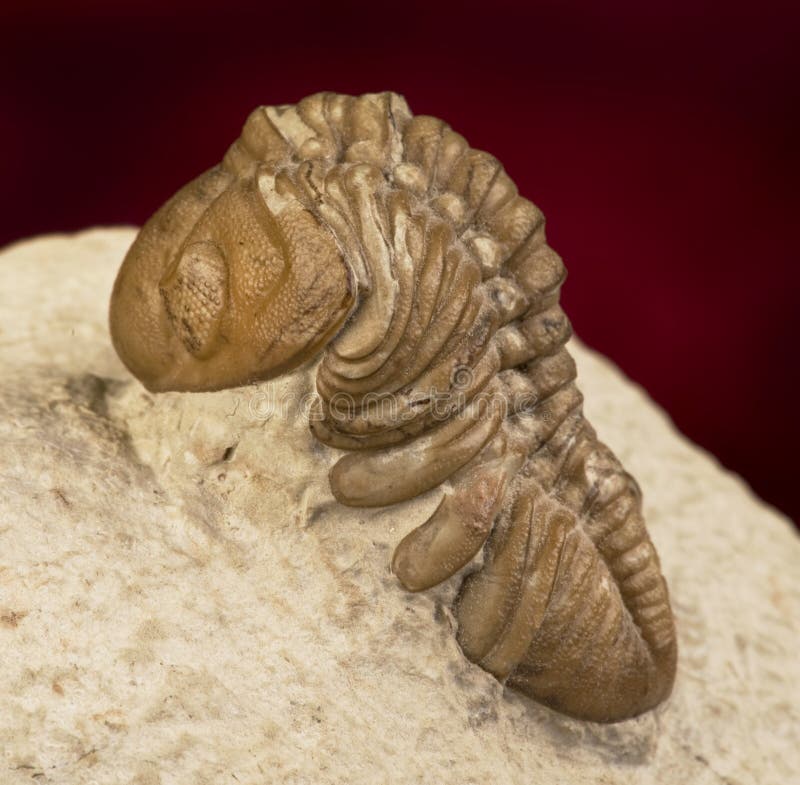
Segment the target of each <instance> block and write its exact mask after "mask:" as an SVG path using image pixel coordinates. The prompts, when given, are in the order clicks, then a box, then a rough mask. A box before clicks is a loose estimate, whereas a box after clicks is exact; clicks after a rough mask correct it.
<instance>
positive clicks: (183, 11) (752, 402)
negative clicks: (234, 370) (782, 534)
mask: <svg viewBox="0 0 800 785" xmlns="http://www.w3.org/2000/svg"><path fill="white" fill-rule="evenodd" d="M791 8H792V6H791V5H790V4H788V3H787V4H785V5H783V6H779V5H777V4H775V3H771V2H761V3H759V4H757V5H753V4H752V3H748V4H747V5H746V6H745V5H744V4H742V6H741V9H739V8H737V6H736V3H731V2H727V3H716V4H709V3H703V2H684V1H683V0H673V1H672V2H647V3H642V2H634V0H629V1H628V2H622V3H619V2H617V3H598V2H591V1H590V0H585V1H584V2H581V1H579V0H572V1H571V2H566V3H555V2H530V3H526V4H519V5H515V4H509V3H506V2H493V3H484V4H481V5H470V4H468V3H460V4H454V7H453V8H452V9H448V8H446V7H444V6H442V5H439V4H436V3H432V2H426V3H417V2H413V1H411V2H410V1H409V0H404V2H401V3H398V4H388V3H383V4H378V3H377V2H375V3H373V4H371V5H370V6H367V5H364V4H361V5H357V4H349V3H343V2H338V3H336V4H330V5H329V6H328V7H326V8H315V7H314V6H313V5H312V4H310V3H299V2H298V3H294V4H289V3H284V4H281V5H280V6H272V5H270V4H268V3H262V4H261V5H259V6H255V5H252V4H251V5H249V6H248V5H246V4H242V3H240V2H236V1H235V0H229V1H228V2H217V3H213V4H211V3H203V2H201V1H200V0H195V2H185V1H184V2H179V3H172V4H168V3H156V2H138V3H131V2H117V3H105V2H103V3H101V2H95V3H87V2H71V3H63V4H58V3H49V4H42V3H28V4H26V6H25V7H24V8H22V7H20V8H14V7H13V5H9V4H8V3H6V4H4V7H3V10H0V23H1V24H0V28H1V29H2V30H3V36H2V40H3V46H2V51H0V67H1V68H2V70H1V72H0V98H2V112H0V141H1V142H2V147H1V148H0V149H2V164H1V166H2V170H3V183H2V191H1V192H0V193H2V196H1V197H0V198H2V200H3V205H2V210H0V243H2V244H4V243H6V242H9V241H13V240H16V239H18V238H22V237H25V236H28V235H33V234H38V233H41V232H51V231H63V230H67V231H69V230H75V229H80V228H82V227H86V226H93V225H97V224H116V223H137V224H138V223H141V222H143V221H144V220H145V219H146V218H147V217H148V215H149V214H150V213H151V212H152V211H153V210H154V209H155V208H156V207H157V206H158V205H160V204H161V202H162V201H163V200H164V199H165V198H166V197H167V196H169V195H170V194H171V193H172V192H173V191H174V190H176V189H177V188H178V187H179V186H180V185H182V184H183V183H184V182H185V181H186V180H188V179H189V178H191V177H193V176H194V175H195V174H197V173H199V172H200V171H201V170H203V169H205V168H207V167H208V166H210V165H212V164H213V163H215V162H217V161H218V160H219V159H220V157H221V155H222V154H223V152H224V151H225V149H226V148H227V146H228V144H229V143H230V142H231V141H232V140H233V139H234V138H235V136H236V135H237V134H238V131H239V129H240V127H241V124H242V122H243V121H244V119H245V117H246V116H247V114H248V112H249V111H250V110H251V109H252V108H253V107H255V106H256V105H258V104H271V103H286V102H294V101H296V100H298V99H299V98H301V97H303V96H304V95H307V94H309V93H312V92H316V91H318V90H322V89H327V90H336V91H340V92H350V93H360V92H366V91H376V90H384V89H393V90H396V91H398V92H401V93H403V94H404V95H405V96H406V98H407V99H408V101H409V104H410V105H411V108H412V110H413V111H414V112H416V113H429V114H435V115H438V116H440V117H443V118H444V119H446V120H447V121H448V122H450V124H451V125H452V126H454V127H455V128H456V129H457V130H458V131H460V132H461V133H463V134H464V135H465V136H466V137H467V139H468V140H469V141H470V142H471V143H472V144H473V145H474V146H476V147H480V148H483V149H486V150H489V151H490V152H492V153H494V154H495V155H497V157H498V158H500V160H501V161H502V162H503V163H504V164H505V166H506V168H507V170H508V171H509V172H510V174H511V176H512V177H513V178H514V179H515V180H516V181H517V183H518V184H519V186H520V189H521V191H522V192H523V193H524V194H525V195H526V196H528V197H530V198H531V199H533V200H534V201H535V202H536V203H537V204H539V206H540V207H541V208H542V209H543V210H544V211H545V213H546V214H547V216H548V235H549V238H550V241H551V243H552V244H553V246H554V247H555V248H556V249H557V250H558V251H559V252H560V253H561V254H562V256H563V257H564V259H565V260H566V263H567V266H568V268H569V270H570V278H569V280H568V282H567V285H566V287H565V289H564V294H563V296H564V302H565V304H566V309H567V311H568V313H569V315H570V317H571V319H572V322H573V325H574V326H575V329H576V332H577V333H578V335H580V336H581V337H582V338H583V339H584V341H586V342H587V343H589V344H590V345H591V346H593V347H595V348H597V349H599V350H600V351H601V352H603V353H605V354H607V355H608V356H609V357H611V358H612V359H613V360H615V361H616V362H617V363H618V364H619V365H621V366H622V368H623V369H624V370H625V371H626V372H627V373H628V374H629V375H630V376H631V377H633V378H634V379H635V380H637V381H638V382H640V383H641V384H642V385H643V386H644V387H645V388H647V390H648V391H649V392H650V394H651V395H652V396H653V397H654V398H655V399H656V400H657V401H658V402H659V403H660V404H661V405H663V406H664V407H665V408H666V410H667V411H668V412H669V413H670V415H671V416H672V417H673V419H674V420H675V422H676V423H677V425H678V427H679V428H681V429H682V430H683V431H684V432H685V433H687V434H688V435H689V436H690V437H691V438H692V439H694V440H695V441H697V442H698V443H700V444H701V445H703V446H704V447H706V448H708V449H709V450H710V451H712V452H713V453H715V454H716V455H717V456H718V457H719V458H720V460H721V461H722V462H723V463H724V464H725V465H726V466H728V467H730V468H732V469H734V470H736V471H738V472H739V473H741V474H742V475H744V477H746V478H747V480H748V481H749V482H750V483H751V485H752V486H753V487H754V488H755V490H756V491H757V492H758V493H759V494H760V495H761V496H763V497H764V498H765V499H767V500H768V501H770V502H772V503H773V504H775V505H777V506H778V507H780V508H782V509H783V510H785V511H786V512H788V513H789V514H791V515H793V516H794V517H795V520H797V519H798V518H800V502H798V494H796V493H795V487H794V482H795V473H796V470H797V468H798V461H797V459H796V453H795V452H794V451H795V450H796V449H797V446H798V445H799V444H800V431H799V429H798V417H797V416H796V410H795V408H794V400H793V393H794V388H793V385H792V382H793V381H794V379H793V376H794V371H795V369H796V367H797V354H798V353H797V344H796V340H797V338H798V337H800V336H798V330H797V327H798V308H797V303H796V300H797V293H796V289H797V282H798V253H797V246H796V238H797V236H798V231H797V229H798V220H797V215H798V206H799V205H798V201H799V199H798V196H799V194H800V189H799V186H800V177H799V176H798V175H800V154H799V153H798V138H799V137H800V134H799V133H798V132H800V101H799V100H798V99H799V98H800V78H799V77H800V35H798V33H799V32H800V26H799V25H798V13H797V12H793V11H792V10H791Z"/></svg>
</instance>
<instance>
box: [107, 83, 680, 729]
mask: <svg viewBox="0 0 800 785" xmlns="http://www.w3.org/2000/svg"><path fill="white" fill-rule="evenodd" d="M564 275H565V271H564V266H563V264H562V262H561V259H560V258H559V256H558V255H557V254H556V253H555V252H554V251H553V250H551V249H550V247H549V246H548V245H547V243H546V242H545V233H544V220H543V217H542V214H541V213H540V211H539V210H538V209H537V208H536V207H535V206H534V205H533V204H532V203H531V202H529V201H528V200H526V199H524V198H522V197H521V196H519V194H518V192H517V189H516V187H515V186H514V183H513V182H512V181H511V180H510V179H509V177H508V175H507V174H506V173H505V171H504V170H503V168H502V166H501V165H500V164H499V163H498V161H497V160H496V159H495V158H494V157H492V156H491V155H489V154H488V153H485V152H481V151H478V150H473V149H471V148H470V147H469V145H468V144H467V142H466V141H465V140H464V138H463V137H462V136H460V135H459V134H457V133H455V132H454V131H453V130H451V129H450V127H449V126H448V125H446V124H445V123H444V122H442V121H441V120H438V119H436V118H434V117H428V116H416V117H415V116H413V115H412V114H411V112H410V111H409V108H408V106H407V105H406V102H405V101H404V99H403V98H402V97H400V96H399V95H396V94H394V93H388V92H387V93H380V94H370V95H364V96H361V97H351V96H345V95H338V94H334V93H319V94H316V95H313V96H310V97H308V98H306V99H304V100H302V101H300V102H299V103H298V104H297V105H293V106H278V107H260V108H258V109H256V110H255V111H254V112H253V113H252V114H251V115H250V117H249V118H248V119H247V122H246V124H245V126H244V129H243V131H242V134H241V136H240V138H239V139H237V140H236V141H235V142H234V143H233V145H232V146H231V147H230V149H229V150H228V152H227V154H226V155H225V158H224V160H223V162H222V163H221V164H220V165H218V166H215V167H214V168H212V169H210V170H209V171H207V172H206V173H205V174H202V175H201V176H200V177H198V178H197V179H196V180H194V181H192V182H191V183H189V184H188V185H187V186H185V187H184V188H183V189H182V190H180V191H179V192H178V193H177V194H176V195H175V196H174V197H172V199H170V200H169V201H168V202H167V203H166V204H165V205H164V206H163V207H162V208H161V209H160V210H159V211H158V212H157V213H156V214H155V215H154V216H153V217H152V218H151V219H150V220H149V221H148V222H147V224H146V225H145V226H144V228H143V229H142V230H141V232H140V233H139V235H138V237H137V239H136V241H135V242H134V244H133V246H132V247H131V249H130V251H129V252H128V255H127V257H126V258H125V261H124V263H123V265H122V267H121V269H120V271H119V274H118V276H117V280H116V283H115V286H114V291H113V295H112V301H111V334H112V337H113V341H114V346H115V347H116V350H117V352H118V353H119V355H120V357H121V358H122V360H123V361H124V362H125V364H126V365H127V367H128V368H129V369H130V370H131V371H132V372H133V373H134V374H135V375H136V376H137V377H138V378H139V379H140V380H141V381H142V382H143V383H144V384H145V385H146V386H147V387H148V388H149V389H150V390H153V391H162V390H185V391H194V390H218V389H221V388H225V387H232V386H237V385H242V384H246V383H251V382H257V381H260V380H265V379H268V378H271V377H275V376H276V375H279V374H282V373H285V372H287V371H289V370H291V369H292V368H294V367H296V366H298V365H300V364H301V363H303V362H305V361H307V360H309V359H311V358H314V357H316V356H317V355H319V354H322V359H321V361H320V363H319V366H318V370H317V380H316V386H317V394H318V395H317V400H316V404H315V409H314V411H313V412H312V414H313V416H312V417H310V424H311V428H312V430H313V432H314V434H315V436H316V437H317V438H318V439H319V440H320V441H322V442H324V443H325V444H328V445H331V446H333V447H336V448H340V449H343V450H346V451H348V452H347V454H346V455H345V456H344V457H342V458H341V459H340V460H339V461H338V463H336V465H335V466H334V468H333V469H332V471H331V474H330V483H331V487H332V490H333V493H334V495H335V497H336V498H337V499H338V500H339V501H340V502H341V503H342V504H345V505H351V506H354V507H359V506H364V507H368V506H383V505H391V504H395V503H397V502H400V501H402V500H405V499H410V498H412V497H414V496H416V495H418V494H420V493H423V492H425V491H428V490H430V489H432V488H434V487H436V486H438V485H440V484H444V488H443V492H442V499H441V503H440V504H439V506H438V508H437V509H436V510H435V512H434V513H433V514H432V515H431V517H430V518H429V519H428V520H427V521H425V522H423V523H422V524H421V525H420V526H419V527H418V528H416V529H414V530H413V531H412V532H411V533H410V534H409V535H408V536H406V537H405V539H403V540H402V542H400V544H399V545H398V546H397V549H396V551H395V554H394V558H393V563H392V568H393V571H394V573H395V575H396V576H397V578H398V579H399V580H400V582H401V583H402V584H403V586H404V587H405V588H406V589H408V590H410V591H421V590H424V589H427V588H429V587H431V586H434V585H436V584H438V583H439V582H441V581H444V580H446V579H447V578H449V577H450V576H452V575H454V574H455V573H456V572H458V571H459V570H461V569H462V568H463V567H465V566H466V565H468V564H469V563H470V562H472V560H473V559H474V558H475V557H476V556H477V555H478V554H479V552H481V551H483V560H482V562H480V566H479V567H478V568H477V569H475V570H474V571H472V572H471V573H469V574H468V575H467V577H466V578H465V579H464V581H463V584H462V586H461V589H460V593H459V595H458V599H457V601H456V606H455V615H456V617H457V620H458V641H459V643H460V645H461V648H462V650H463V651H464V653H465V654H466V656H467V657H468V658H469V659H470V660H472V661H473V662H475V663H477V664H479V665H480V666H481V667H483V668H485V669H486V670H487V671H489V672H491V673H492V674H494V675H495V676H496V677H497V678H498V679H500V680H501V681H503V682H505V683H506V684H508V685H509V686H511V687H513V688H514V689H517V690H520V691H521V692H523V693H525V694H526V695H528V696H530V697H532V698H534V699H535V700H537V701H540V702H542V703H544V704H546V705H548V706H550V707H552V708H554V709H556V710H558V711H561V712H564V713H566V714H570V715H573V716H575V717H580V718H584V719H591V720H597V721H604V722H609V721H615V720H620V719H624V718H627V717H631V716H634V715H636V714H639V713H641V712H643V711H646V710H647V709H650V708H652V707H654V706H655V705H656V704H658V703H659V702H660V701H662V700H663V699H664V698H665V697H666V696H667V695H668V694H669V693H670V691H671V689H672V684H673V681H674V677H675V666H676V658H677V647H676V637H675V629H674V623H673V617H672V612H671V609H670V605H669V598H668V593H667V587H666V584H665V581H664V579H663V577H662V575H661V571H660V566H659V560H658V556H657V554H656V552H655V550H654V548H653V545H652V544H651V541H650V538H649V537H648V534H647V531H646V529H645V525H644V521H643V518H642V512H641V509H642V505H641V495H640V492H639V489H638V487H637V485H636V482H635V481H634V479H633V478H632V477H631V476H630V475H629V474H627V473H626V472H625V471H624V469H623V468H622V466H621V465H620V463H619V461H618V460H617V459H616V458H615V456H614V455H613V454H612V452H611V451H610V450H609V449H608V447H606V446H605V445H603V444H602V443H601V442H600V441H598V439H597V436H596V434H595V432H594V430H593V429H592V427H591V425H589V423H588V422H587V421H586V419H585V418H584V416H583V413H582V397H581V394H580V392H579V391H578V389H577V387H576V385H575V377H576V371H575V365H574V362H573V360H572V358H571V357H570V355H569V354H568V352H567V350H566V348H565V342H566V341H567V339H568V338H569V335H570V325H569V321H568V320H567V317H566V316H565V314H564V312H563V311H562V310H561V308H560V307H559V289H560V286H561V284H562V282H563V280H564ZM387 403H389V404H391V405H387ZM477 561H478V560H476V562H477Z"/></svg>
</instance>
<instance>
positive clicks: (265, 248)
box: [110, 167, 354, 391]
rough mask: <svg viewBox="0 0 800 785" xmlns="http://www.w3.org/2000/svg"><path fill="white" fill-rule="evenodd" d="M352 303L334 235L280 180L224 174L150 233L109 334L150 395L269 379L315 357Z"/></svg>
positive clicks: (217, 172)
mask: <svg viewBox="0 0 800 785" xmlns="http://www.w3.org/2000/svg"><path fill="white" fill-rule="evenodd" d="M353 303H354V293H353V285H352V281H351V274H350V271H349V269H348V267H347V264H346V263H345V261H344V259H343V258H342V255H341V253H340V252H339V250H338V247H337V245H336V242H335V241H334V239H333V236H332V235H331V233H330V232H329V231H328V230H327V229H326V228H325V227H323V226H322V225H321V224H320V223H319V222H318V221H317V219H316V218H315V217H314V216H313V215H312V214H311V213H310V212H309V211H308V210H306V209H304V208H303V207H302V206H301V205H300V203H299V202H298V201H297V200H296V199H293V198H291V195H286V196H281V195H280V194H278V193H277V192H276V191H275V179H274V177H271V176H268V175H265V174H264V173H263V172H259V171H258V170H256V171H255V172H253V171H251V172H250V173H249V174H248V175H247V176H244V177H235V176H233V175H232V174H230V173H229V172H227V171H225V170H224V169H222V168H221V167H216V168H214V169H211V170H210V171H208V172H206V173H205V174H204V175H201V176H200V177H199V178H197V179H196V180H194V181H193V182H192V183H190V184H189V185H187V186H186V187H185V188H183V189H182V190H180V191H179V192H178V193H177V194H176V195H175V196H173V197H172V199H170V200H169V201H168V202H167V203H166V204H165V205H164V206H163V207H162V208H161V209H160V210H159V211H158V212H157V213H156V214H155V215H154V216H153V217H152V218H151V219H150V220H149V221H148V222H147V224H146V225H145V226H144V227H143V229H142V230H141V232H140V233H139V235H138V237H137V238H136V241H135V242H134V243H133V245H132V246H131V248H130V250H129V251H128V254H127V256H126V257H125V261H124V262H123V264H122V267H121V268H120V271H119V274H118V275H117V280H116V282H115V284H114V291H113V294H112V297H111V312H110V326H111V336H112V340H113V342H114V347H115V348H116V350H117V352H118V354H119V356H120V357H121V358H122V360H123V362H124V363H125V365H126V366H127V367H128V368H129V369H130V370H131V372H132V373H133V374H134V375H135V376H137V377H138V378H139V379H140V380H141V381H142V382H143V383H144V384H145V386H146V387H148V388H149V389H150V390H153V391H163V390H190V391H199V390H216V389H221V388H224V387H233V386H237V385H241V384H246V383H249V382H255V381H260V380H263V379H268V378H270V377H273V376H276V375H278V374H280V373H283V372H285V371H287V370H290V369H291V368H294V367H296V366H297V365H299V364H301V363H302V362H303V361H305V360H306V359H308V358H310V357H311V356H313V355H314V354H315V353H316V352H317V351H318V350H319V349H320V348H321V347H322V346H324V345H325V343H327V342H328V341H329V340H330V338H331V337H332V336H333V335H334V334H335V333H336V332H337V331H338V329H339V328H340V326H341V325H342V323H343V322H344V320H345V318H346V317H347V315H348V313H349V312H350V310H351V308H352V306H353Z"/></svg>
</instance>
